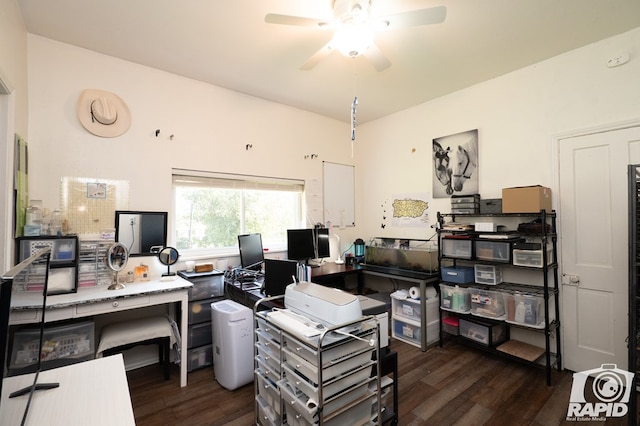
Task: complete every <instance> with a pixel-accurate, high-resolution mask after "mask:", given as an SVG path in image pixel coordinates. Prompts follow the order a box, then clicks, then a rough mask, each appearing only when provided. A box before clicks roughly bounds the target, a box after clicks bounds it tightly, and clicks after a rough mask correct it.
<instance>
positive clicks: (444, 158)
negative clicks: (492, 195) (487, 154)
mask: <svg viewBox="0 0 640 426" xmlns="http://www.w3.org/2000/svg"><path fill="white" fill-rule="evenodd" d="M432 181H433V185H432V186H433V198H450V197H451V196H452V195H470V194H478V193H479V184H478V129H475V130H469V131H466V132H461V133H456V134H454V135H449V136H443V137H441V138H436V139H434V140H433V179H432Z"/></svg>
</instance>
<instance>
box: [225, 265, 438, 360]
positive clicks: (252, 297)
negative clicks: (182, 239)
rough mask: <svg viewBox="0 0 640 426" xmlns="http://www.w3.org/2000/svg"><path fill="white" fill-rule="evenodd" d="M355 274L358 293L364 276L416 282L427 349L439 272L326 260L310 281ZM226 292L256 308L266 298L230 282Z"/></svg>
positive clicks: (316, 269)
mask: <svg viewBox="0 0 640 426" xmlns="http://www.w3.org/2000/svg"><path fill="white" fill-rule="evenodd" d="M353 274H356V276H357V280H358V289H357V293H358V294H362V292H363V290H364V281H365V276H366V275H370V276H377V277H381V278H388V279H391V280H400V281H407V282H409V283H412V284H417V285H418V286H419V287H420V311H421V323H422V324H423V326H422V327H421V330H422V338H421V345H420V346H421V349H422V351H423V352H424V351H426V350H427V325H426V324H427V302H426V300H427V285H434V284H437V283H438V282H439V281H440V274H439V273H438V272H416V271H409V270H406V269H399V268H393V267H386V266H377V265H364V264H363V265H353V266H351V265H344V264H342V265H338V264H335V263H332V262H327V263H324V264H323V265H321V266H319V267H317V268H311V281H312V282H314V283H317V284H326V283H328V282H330V281H331V279H332V278H344V277H346V276H349V275H353ZM226 288H227V290H226V291H227V294H228V295H229V297H230V298H231V299H233V300H235V301H236V302H238V303H241V304H244V305H245V306H248V307H250V308H253V304H254V303H255V302H257V301H258V300H260V299H261V298H263V297H264V295H262V294H261V293H260V291H259V290H251V291H243V290H241V289H240V288H239V287H237V286H234V285H233V284H230V283H227V285H226Z"/></svg>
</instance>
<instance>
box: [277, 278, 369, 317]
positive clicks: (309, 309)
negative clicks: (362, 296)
mask: <svg viewBox="0 0 640 426" xmlns="http://www.w3.org/2000/svg"><path fill="white" fill-rule="evenodd" d="M284 306H285V307H286V308H287V309H290V310H291V311H293V312H295V313H297V314H299V315H302V316H305V317H308V318H309V319H311V320H313V321H316V322H319V323H322V324H324V325H325V326H332V325H337V324H344V323H346V322H350V321H357V320H358V319H360V318H362V307H361V306H360V300H358V296H354V295H353V294H349V293H347V292H346V291H342V290H340V289H337V288H331V287H325V286H323V285H319V284H314V283H311V282H306V281H301V282H299V283H297V284H289V285H288V286H287V288H286V290H285V293H284Z"/></svg>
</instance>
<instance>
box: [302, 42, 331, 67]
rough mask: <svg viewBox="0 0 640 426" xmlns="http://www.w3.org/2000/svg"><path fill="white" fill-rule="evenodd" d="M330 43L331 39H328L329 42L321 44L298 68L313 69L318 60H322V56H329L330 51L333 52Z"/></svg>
mask: <svg viewBox="0 0 640 426" xmlns="http://www.w3.org/2000/svg"><path fill="white" fill-rule="evenodd" d="M330 44H331V41H329V43H327V44H325V45H324V46H322V47H321V48H320V50H318V51H317V52H316V53H314V54H313V55H312V56H311V57H310V58H309V59H307V62H305V63H304V64H302V66H301V67H300V69H301V70H303V71H309V70H311V69H313V68H314V67H315V66H316V65H318V63H319V62H320V61H322V60H323V59H324V58H326V57H327V56H329V55H330V54H331V52H333V49H332V48H331V46H330Z"/></svg>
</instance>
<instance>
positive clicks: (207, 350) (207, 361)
mask: <svg viewBox="0 0 640 426" xmlns="http://www.w3.org/2000/svg"><path fill="white" fill-rule="evenodd" d="M210 365H213V346H211V345H209V346H201V347H199V348H195V349H191V350H189V353H188V354H187V371H193V370H197V369H198V368H202V367H208V366H210Z"/></svg>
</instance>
